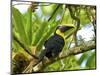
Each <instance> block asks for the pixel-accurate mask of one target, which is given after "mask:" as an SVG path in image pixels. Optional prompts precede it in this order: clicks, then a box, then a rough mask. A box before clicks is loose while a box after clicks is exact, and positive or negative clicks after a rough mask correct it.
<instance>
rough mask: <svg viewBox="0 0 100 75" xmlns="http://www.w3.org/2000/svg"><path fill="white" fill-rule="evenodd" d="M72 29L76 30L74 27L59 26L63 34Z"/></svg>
mask: <svg viewBox="0 0 100 75" xmlns="http://www.w3.org/2000/svg"><path fill="white" fill-rule="evenodd" d="M71 28H74V27H73V26H66V25H63V26H59V29H60V31H61V32H66V31H67V30H69V29H71Z"/></svg>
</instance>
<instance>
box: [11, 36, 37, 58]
mask: <svg viewBox="0 0 100 75" xmlns="http://www.w3.org/2000/svg"><path fill="white" fill-rule="evenodd" d="M13 39H14V40H15V41H16V42H17V43H18V44H19V45H20V46H21V47H22V48H23V49H24V51H25V52H27V53H28V54H29V55H31V56H32V57H33V58H35V59H38V57H37V56H35V55H33V54H32V53H31V52H29V50H30V49H29V48H28V47H26V46H25V45H24V43H22V42H21V40H19V39H18V38H17V37H16V36H15V35H14V34H13Z"/></svg>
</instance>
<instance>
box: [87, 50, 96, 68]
mask: <svg viewBox="0 0 100 75" xmlns="http://www.w3.org/2000/svg"><path fill="white" fill-rule="evenodd" d="M95 63H96V59H95V51H94V52H92V53H91V55H90V57H89V58H88V60H87V62H86V66H87V67H89V68H95V67H96V65H95Z"/></svg>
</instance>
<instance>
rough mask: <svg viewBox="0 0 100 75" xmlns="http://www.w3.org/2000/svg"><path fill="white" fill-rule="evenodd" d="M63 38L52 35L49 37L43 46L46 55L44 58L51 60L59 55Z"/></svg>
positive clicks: (62, 45)
mask: <svg viewBox="0 0 100 75" xmlns="http://www.w3.org/2000/svg"><path fill="white" fill-rule="evenodd" d="M64 44H65V42H64V38H63V37H61V36H60V35H57V34H54V35H53V36H51V37H50V38H49V39H48V40H47V41H46V42H45V44H44V46H45V49H46V53H45V56H46V57H48V58H53V57H56V56H58V55H59V53H60V52H61V51H62V48H63V47H64Z"/></svg>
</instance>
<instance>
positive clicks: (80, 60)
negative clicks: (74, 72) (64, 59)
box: [78, 53, 88, 65]
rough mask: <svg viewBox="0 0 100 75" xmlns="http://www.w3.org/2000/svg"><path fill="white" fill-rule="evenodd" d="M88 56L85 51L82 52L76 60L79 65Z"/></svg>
mask: <svg viewBox="0 0 100 75" xmlns="http://www.w3.org/2000/svg"><path fill="white" fill-rule="evenodd" d="M87 58H88V54H87V53H83V54H82V56H81V57H80V59H79V60H78V63H79V65H81V64H82V63H83V62H84V61H85V60H86V59H87Z"/></svg>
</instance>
